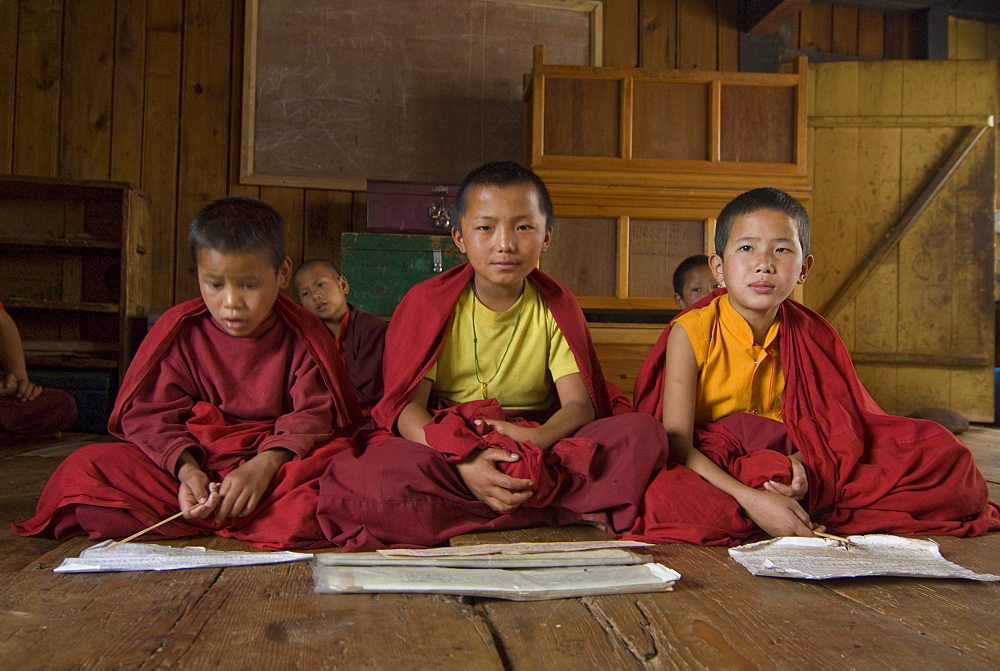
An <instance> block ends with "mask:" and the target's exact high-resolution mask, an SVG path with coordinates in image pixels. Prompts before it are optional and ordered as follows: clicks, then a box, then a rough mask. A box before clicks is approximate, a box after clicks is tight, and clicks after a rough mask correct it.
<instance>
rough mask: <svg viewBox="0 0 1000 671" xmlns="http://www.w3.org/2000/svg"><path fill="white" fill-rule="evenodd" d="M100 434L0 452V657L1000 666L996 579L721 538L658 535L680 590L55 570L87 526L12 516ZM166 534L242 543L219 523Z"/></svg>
mask: <svg viewBox="0 0 1000 671" xmlns="http://www.w3.org/2000/svg"><path fill="white" fill-rule="evenodd" d="M962 438H963V439H966V443H967V444H968V445H969V447H970V449H972V451H973V452H974V454H975V455H976V458H977V461H978V463H979V464H980V466H981V470H982V471H983V473H984V475H985V476H986V478H987V479H988V480H989V481H990V485H991V491H993V492H994V494H997V493H1000V429H997V428H990V427H983V426H974V427H973V428H972V429H970V431H969V432H967V433H966V434H964V435H963V436H962ZM94 440H96V439H95V438H94V437H93V436H72V435H70V436H67V437H64V439H63V440H62V441H61V442H60V443H59V444H56V445H36V446H30V447H27V448H20V449H17V450H7V451H5V452H0V484H2V490H0V525H2V528H0V573H2V574H3V578H4V580H3V583H2V584H0V659H3V660H4V662H3V664H4V667H5V668H16V669H42V668H45V669H70V668H72V669H103V668H139V667H147V666H148V667H179V668H213V669H236V668H240V669H245V668H265V667H278V668H316V669H325V668H330V669H340V668H371V669H383V668H398V669H410V668H441V669H468V668H475V669H535V668H547V669H549V668H551V669H598V668H601V669H603V668H615V669H630V668H635V669H671V668H727V669H728V668H734V669H757V668H778V669H785V668H787V669H793V668H795V669H799V668H803V667H806V668H808V667H810V666H811V667H816V668H831V667H835V668H855V667H886V668H904V667H914V668H916V667H920V668H928V667H929V668H957V669H978V668H984V669H986V668H997V667H1000V637H998V636H997V634H996V632H997V631H1000V584H998V583H977V582H971V581H961V580H918V579H906V578H868V579H858V580H836V581H816V582H813V581H797V580H784V579H775V578H758V577H754V576H751V575H750V574H749V573H748V572H747V571H746V570H745V569H744V568H742V567H741V566H739V565H738V564H736V563H735V562H733V561H732V560H731V559H730V558H729V557H728V554H727V552H726V550H725V549H724V548H702V547H696V546H689V545H664V546H657V547H656V548H655V549H653V550H652V552H653V554H654V555H655V557H656V558H657V560H658V561H660V562H661V563H663V564H665V565H667V566H669V567H671V568H673V569H675V570H677V571H679V572H680V573H681V574H682V576H683V577H682V578H681V580H680V581H679V582H678V583H677V586H676V589H675V590H674V591H673V592H669V593H658V594H641V595H616V596H602V597H586V598H578V599H560V600H552V601H541V602H527V603H524V602H520V603H519V602H509V601H503V600H493V599H470V598H464V597H449V596H437V595H396V594H383V595H337V596H334V595H322V594H315V593H313V591H312V581H311V569H310V566H309V565H308V564H307V563H297V564H278V565H270V566H251V567H236V568H229V569H196V570H188V571H172V572H164V573H157V572H149V573H106V574H80V575H60V574H55V573H53V572H52V568H53V567H54V566H56V565H58V563H59V562H60V561H61V560H62V559H63V558H64V557H68V556H75V555H77V554H79V552H80V551H81V550H82V549H84V548H86V547H88V546H89V545H90V544H91V541H89V540H86V539H80V538H78V539H73V540H70V541H66V542H61V541H54V540H46V539H33V538H21V537H19V536H15V535H13V534H11V533H10V531H9V524H10V522H12V521H14V520H17V519H22V518H24V517H27V516H29V515H30V514H31V512H32V510H33V507H34V504H35V502H36V501H37V497H38V494H39V492H40V491H41V487H42V485H43V484H44V482H45V480H46V479H47V478H48V476H49V475H50V474H51V472H52V471H53V470H54V469H55V468H56V466H57V465H58V463H59V461H60V460H61V457H62V456H64V455H65V454H66V453H68V452H69V451H71V450H72V449H74V447H76V446H78V445H79V444H85V443H86V442H92V441H94ZM30 455H36V456H30ZM37 455H41V456H37ZM586 538H603V534H602V532H601V531H600V530H599V529H596V528H594V527H588V526H579V527H571V528H562V529H541V530H538V529H534V530H522V531H515V532H505V533H503V534H474V535H469V536H464V537H461V538H458V539H455V543H456V544H458V543H478V542H495V541H498V540H502V541H506V542H517V541H531V540H541V539H545V540H571V539H586ZM935 540H937V541H938V542H939V543H940V544H941V547H942V552H943V554H944V555H945V557H947V558H948V559H951V560H952V561H955V562H957V563H959V564H962V565H963V566H967V567H969V568H972V569H974V570H978V571H983V572H991V573H997V574H1000V533H992V534H988V535H986V536H983V537H979V538H972V539H956V538H949V537H936V538H935ZM171 544H174V545H204V546H207V547H210V548H213V549H251V548H249V547H248V546H246V545H245V544H243V543H241V542H239V541H233V540H231V539H221V538H195V539H186V540H182V541H173V542H171ZM332 551H335V550H332Z"/></svg>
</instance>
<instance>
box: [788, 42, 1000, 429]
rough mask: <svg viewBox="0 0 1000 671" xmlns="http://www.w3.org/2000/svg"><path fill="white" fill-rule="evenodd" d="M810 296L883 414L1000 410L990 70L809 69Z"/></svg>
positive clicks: (919, 65)
mask: <svg viewBox="0 0 1000 671" xmlns="http://www.w3.org/2000/svg"><path fill="white" fill-rule="evenodd" d="M809 91H810V93H809V98H810V101H809V125H810V131H809V138H810V152H809V155H810V160H811V169H810V174H811V175H812V176H813V188H814V194H813V195H814V198H813V202H812V205H811V208H810V210H811V212H810V214H811V215H812V218H813V252H814V253H815V255H816V265H815V266H814V270H813V274H812V275H811V276H810V278H809V281H808V282H807V283H806V285H805V291H804V300H805V302H806V304H807V305H809V306H810V307H813V308H814V309H818V310H819V311H820V312H822V313H823V314H824V316H825V317H827V319H829V320H830V321H831V322H832V323H833V325H834V326H835V327H836V328H837V330H838V331H839V332H840V334H841V336H842V337H843V339H844V341H845V342H846V344H847V347H848V349H849V350H850V352H851V355H852V357H853V359H854V362H855V364H856V366H857V369H858V374H859V376H860V377H861V379H862V381H863V382H864V384H865V386H866V387H867V388H868V390H869V391H870V392H871V394H872V395H873V396H874V397H875V399H876V400H877V401H878V402H879V404H880V405H882V407H883V408H884V409H885V410H886V411H887V412H890V413H894V414H906V413H909V412H912V411H915V410H918V409H921V408H926V407H937V408H948V409H951V410H954V411H956V412H960V413H962V414H963V415H965V416H966V417H967V418H968V419H970V420H971V421H984V422H991V421H992V419H993V413H994V398H993V384H994V382H993V355H994V329H995V324H994V311H995V306H994V300H995V298H994V291H995V289H994V207H995V205H994V203H995V192H996V154H995V152H996V150H995V145H994V142H995V139H994V135H995V134H994V129H993V125H992V123H993V117H992V115H993V114H995V112H996V110H997V62H996V61H937V62H931V61H882V62H871V63H860V62H851V63H825V64H815V65H812V66H810V86H809Z"/></svg>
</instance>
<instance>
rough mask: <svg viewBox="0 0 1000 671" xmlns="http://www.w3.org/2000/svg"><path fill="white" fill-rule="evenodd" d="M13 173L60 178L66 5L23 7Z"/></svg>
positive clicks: (44, 0) (52, 0) (45, 0)
mask: <svg viewBox="0 0 1000 671" xmlns="http://www.w3.org/2000/svg"><path fill="white" fill-rule="evenodd" d="M19 6H20V8H21V12H20V16H19V17H18V31H17V84H16V85H17V101H16V103H15V105H14V115H15V116H14V124H15V125H14V160H13V172H14V173H15V174H18V175H32V176H38V177H55V176H56V174H57V171H58V163H59V88H60V84H61V82H60V79H59V77H60V74H61V66H62V24H63V3H62V0H37V2H26V3H22V4H20V5H19Z"/></svg>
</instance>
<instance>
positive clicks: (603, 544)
mask: <svg viewBox="0 0 1000 671" xmlns="http://www.w3.org/2000/svg"><path fill="white" fill-rule="evenodd" d="M646 545H648V543H634V542H625V541H598V542H588V541H583V542H567V543H509V544H502V545H465V546H459V547H449V548H433V549H430V550H380V551H378V552H363V553H355V554H321V555H317V556H316V561H315V564H314V566H313V579H314V581H315V586H316V591H317V592H325V593H361V592H410V593H439V594H460V595H466V596H482V597H492V598H497V599H511V600H515V601H536V600H541V599H561V598H566V597H575V596H595V595H599V594H629V593H634V592H663V591H670V590H672V589H673V584H674V582H675V581H677V580H678V579H680V577H681V576H680V574H679V573H677V572H676V571H672V570H671V569H669V568H667V567H666V566H663V565H661V564H657V563H654V562H653V561H652V557H651V556H649V555H642V554H638V553H636V552H633V551H632V550H631V549H630V548H633V547H641V546H646Z"/></svg>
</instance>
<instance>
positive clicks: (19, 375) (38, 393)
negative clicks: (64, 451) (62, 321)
mask: <svg viewBox="0 0 1000 671" xmlns="http://www.w3.org/2000/svg"><path fill="white" fill-rule="evenodd" d="M76 416H77V409H76V400H75V399H74V398H73V397H72V396H70V395H69V394H67V393H66V392H65V391H63V390H61V389H50V388H43V387H41V386H39V385H37V384H35V383H34V382H32V381H31V379H30V378H29V377H28V370H27V368H26V366H25V362H24V344H23V343H22V342H21V334H20V333H19V332H18V330H17V324H15V323H14V320H13V318H11V316H10V314H9V313H8V312H7V310H5V309H4V307H3V303H0V445H14V444H17V443H20V442H22V441H24V440H30V439H32V438H40V437H44V436H49V435H53V434H56V433H59V432H60V431H62V430H64V429H68V428H69V427H70V426H72V425H73V423H74V422H75V421H76Z"/></svg>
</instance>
